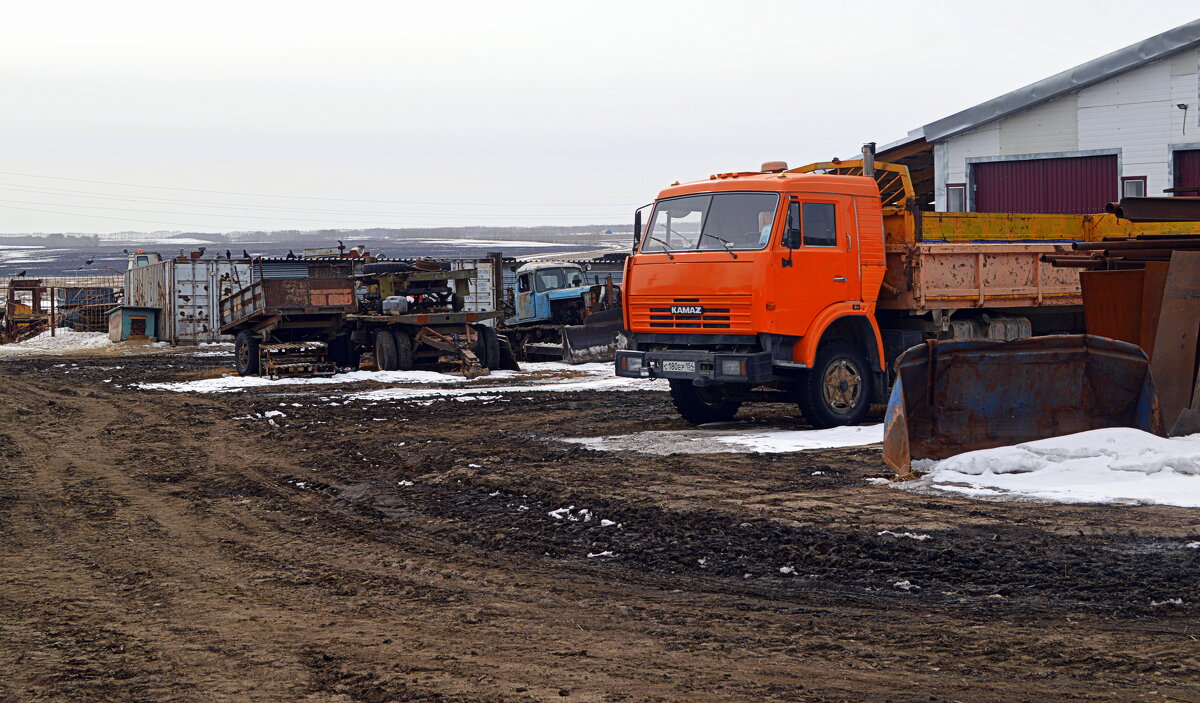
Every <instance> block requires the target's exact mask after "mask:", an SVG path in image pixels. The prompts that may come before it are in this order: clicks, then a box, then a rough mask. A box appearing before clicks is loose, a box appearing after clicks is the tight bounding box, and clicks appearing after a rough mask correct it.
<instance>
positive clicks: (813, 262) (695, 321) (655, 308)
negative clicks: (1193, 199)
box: [616, 150, 1198, 427]
mask: <svg viewBox="0 0 1200 703" xmlns="http://www.w3.org/2000/svg"><path fill="white" fill-rule="evenodd" d="M916 202H917V200H916V198H915V195H914V191H913V185H912V181H911V179H910V178H909V174H908V169H907V168H906V167H905V166H901V165H896V164H888V163H873V154H872V153H871V152H870V151H869V150H864V158H863V159H862V160H856V161H842V162H839V161H834V162H827V163H818V164H811V165H808V166H804V167H801V168H797V169H791V170H789V169H788V168H787V166H786V165H785V164H782V163H774V164H764V166H763V170H762V171H757V172H749V173H722V174H717V175H713V176H711V177H709V178H708V179H707V180H703V181H698V182H695V183H686V184H682V185H681V184H675V185H673V186H672V187H670V188H667V189H666V190H664V191H662V192H661V193H660V194H659V197H658V199H657V200H656V201H655V202H654V205H653V209H652V210H651V211H650V213H649V217H648V220H647V221H646V222H645V226H643V223H642V217H641V215H642V211H639V212H638V216H637V218H636V224H635V231H636V232H640V233H641V236H640V241H638V242H637V244H636V245H635V250H634V254H633V255H632V256H631V257H630V258H629V259H628V261H627V263H626V268H625V278H624V289H625V308H624V317H625V319H624V323H625V328H626V330H628V339H627V343H626V344H625V345H624V346H625V347H626V348H625V349H622V350H619V351H618V353H617V358H616V372H617V374H618V375H621V376H630V377H642V378H647V377H648V378H665V379H667V380H668V381H669V382H670V386H671V398H672V400H673V402H674V404H675V407H676V409H677V410H678V411H679V413H680V415H682V416H683V417H684V419H686V420H688V421H689V422H693V423H697V424H700V423H705V422H714V421H720V420H727V419H729V418H731V417H733V415H734V414H735V413H736V412H737V410H738V408H739V407H740V406H741V405H742V404H743V403H746V402H754V401H766V402H794V403H798V404H799V406H800V409H801V411H802V412H803V413H804V416H805V418H806V419H807V420H808V421H809V422H810V423H811V424H812V425H813V426H814V427H832V426H836V425H844V424H853V423H856V422H860V421H861V420H862V419H863V418H864V417H865V415H866V413H867V411H868V409H869V406H870V404H871V403H882V402H885V400H886V397H887V395H886V394H887V389H888V386H889V384H890V380H891V379H890V377H889V371H888V370H889V368H890V367H891V362H892V361H893V360H894V359H895V358H896V357H897V356H898V355H899V354H900V353H902V352H903V351H904V350H906V349H908V348H909V347H912V346H914V345H917V344H920V343H922V342H923V341H924V340H927V339H981V338H982V339H997V340H1010V339H1017V338H1022V337H1029V336H1033V335H1041V334H1052V333H1074V332H1082V331H1083V315H1082V308H1081V303H1082V300H1081V295H1080V286H1079V269H1076V268H1069V267H1065V268H1057V267H1054V266H1051V265H1050V264H1047V263H1043V262H1042V261H1041V257H1042V255H1044V254H1068V255H1069V254H1071V253H1072V252H1071V251H1070V246H1069V244H1070V242H1071V241H1098V240H1100V239H1103V238H1105V237H1131V236H1139V235H1148V234H1149V235H1158V234H1163V235H1170V234H1185V233H1189V232H1196V231H1197V230H1198V223H1194V222H1189V223H1179V222H1174V223H1132V222H1128V221H1125V220H1119V219H1117V218H1116V217H1115V216H1113V215H1111V214H1097V215H1031V214H985V213H936V212H923V211H921V210H919V209H918V207H917V206H916Z"/></svg>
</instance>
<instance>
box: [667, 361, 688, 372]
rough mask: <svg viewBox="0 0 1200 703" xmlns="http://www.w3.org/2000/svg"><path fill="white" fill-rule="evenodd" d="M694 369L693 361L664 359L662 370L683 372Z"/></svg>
mask: <svg viewBox="0 0 1200 703" xmlns="http://www.w3.org/2000/svg"><path fill="white" fill-rule="evenodd" d="M695 370H696V362H694V361H664V362H663V371H677V372H683V373H693V372H695Z"/></svg>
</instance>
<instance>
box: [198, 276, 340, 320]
mask: <svg viewBox="0 0 1200 703" xmlns="http://www.w3.org/2000/svg"><path fill="white" fill-rule="evenodd" d="M355 312H358V299H357V298H356V297H355V295H354V282H353V281H351V280H350V279H347V278H340V279H339V278H328V279H308V278H265V279H261V280H258V281H256V282H255V283H253V284H251V285H249V286H246V287H244V288H242V289H240V290H237V291H234V292H233V293H231V294H230V295H227V296H225V297H224V298H222V299H221V301H220V315H219V319H220V321H221V323H220V328H221V329H222V330H224V331H226V332H227V333H228V332H232V331H233V329H232V328H234V327H238V326H241V325H244V324H245V323H246V322H247V321H249V320H251V319H254V320H258V319H260V318H265V317H271V316H276V315H288V316H291V317H297V316H314V315H315V316H319V317H320V318H321V319H322V320H327V319H332V318H331V316H337V315H342V314H350V313H355ZM306 319H310V320H311V318H306Z"/></svg>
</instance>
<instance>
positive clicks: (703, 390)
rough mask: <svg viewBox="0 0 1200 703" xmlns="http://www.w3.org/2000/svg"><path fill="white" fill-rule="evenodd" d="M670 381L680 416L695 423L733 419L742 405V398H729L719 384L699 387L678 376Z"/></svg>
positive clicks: (672, 395)
mask: <svg viewBox="0 0 1200 703" xmlns="http://www.w3.org/2000/svg"><path fill="white" fill-rule="evenodd" d="M670 383H671V403H673V404H674V405H675V410H677V411H678V412H679V416H680V417H682V418H683V419H684V420H687V421H688V422H690V423H692V424H693V425H703V424H705V423H708V422H724V421H726V420H731V419H733V416H734V415H736V414H737V411H738V408H740V407H741V406H742V402H741V401H740V400H731V399H730V398H727V397H726V396H725V393H724V391H722V390H721V389H720V387H719V386H704V387H698V386H694V385H692V382H691V381H689V380H687V379H678V378H672V379H670Z"/></svg>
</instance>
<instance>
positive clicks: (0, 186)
mask: <svg viewBox="0 0 1200 703" xmlns="http://www.w3.org/2000/svg"><path fill="white" fill-rule="evenodd" d="M14 185H18V184H6V183H0V190H10V191H15V192H18V193H30V194H33V195H50V196H58V197H71V198H88V199H94V200H114V201H119V202H131V203H142V202H144V203H150V204H164V205H190V206H196V207H206V208H207V207H214V208H225V209H235V210H247V209H248V210H258V211H263V210H265V211H267V212H285V213H286V212H300V213H305V214H308V213H316V214H331V215H355V216H366V217H375V218H385V217H446V218H491V219H512V218H518V217H520V218H538V219H561V218H563V217H564V216H565V215H523V214H522V215H515V214H501V213H492V214H486V215H482V214H477V213H449V212H407V213H389V212H372V211H368V210H322V209H313V208H291V207H272V206H269V205H233V204H229V205H226V204H223V203H208V202H205V201H199V200H178V199H173V198H153V197H144V196H137V197H125V196H116V195H108V194H102V193H100V194H97V193H94V191H78V190H68V189H62V188H40V187H39V186H33V187H32V188H24V187H19V186H18V187H12V186H14ZM7 202H26V203H29V204H34V205H55V206H62V205H65V204H64V203H41V202H29V201H23V200H10V201H7ZM66 206H67V207H96V208H102V209H112V208H103V207H102V206H100V205H94V206H92V205H66ZM135 212H162V211H151V210H141V211H135ZM172 212H173V211H172ZM179 214H185V213H179ZM186 214H200V213H186ZM220 214H221V215H227V214H230V213H220ZM571 215H572V216H573V217H624V213H620V214H618V213H614V212H608V213H571ZM204 216H207V215H204ZM242 217H253V216H252V215H242ZM292 219H299V218H292Z"/></svg>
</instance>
